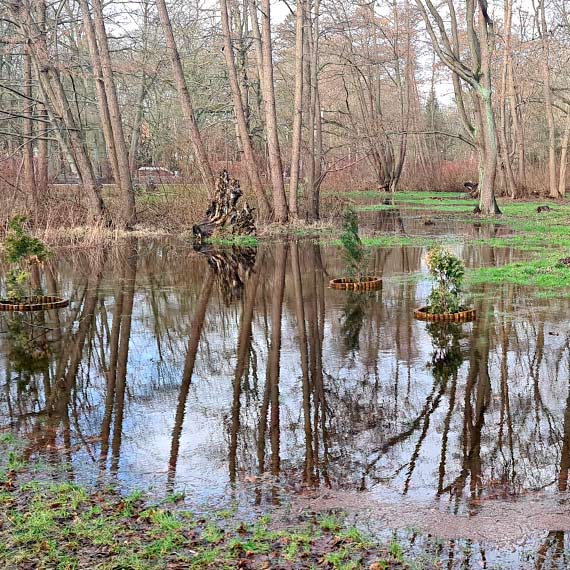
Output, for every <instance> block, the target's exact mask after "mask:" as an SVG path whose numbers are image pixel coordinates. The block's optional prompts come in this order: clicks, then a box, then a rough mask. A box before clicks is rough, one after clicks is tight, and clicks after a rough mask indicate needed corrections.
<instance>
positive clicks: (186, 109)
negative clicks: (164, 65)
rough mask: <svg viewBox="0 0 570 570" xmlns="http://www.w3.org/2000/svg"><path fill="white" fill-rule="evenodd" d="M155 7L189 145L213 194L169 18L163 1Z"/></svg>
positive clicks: (202, 144)
mask: <svg viewBox="0 0 570 570" xmlns="http://www.w3.org/2000/svg"><path fill="white" fill-rule="evenodd" d="M156 7H157V9H158V15H159V18H160V22H161V24H162V29H163V32H164V36H165V38H166V46H167V47H168V51H169V53H170V63H171V65H172V72H173V73H174V79H175V81H176V88H177V90H178V97H179V99H180V106H181V107H182V113H183V114H184V119H185V121H186V124H187V125H188V128H189V130H190V143H191V145H192V149H193V151H194V154H195V156H196V160H197V161H198V168H199V169H200V172H201V174H202V178H203V180H204V183H205V184H206V186H207V187H208V190H209V191H210V192H212V193H213V192H214V190H215V187H216V181H215V179H214V174H213V173H212V167H211V165H210V161H209V160H208V155H207V153H206V148H205V146H204V142H203V141H202V135H201V133H200V129H199V128H198V123H197V121H196V116H195V114H194V105H193V103H192V98H191V97H190V91H189V90H188V86H187V85H186V79H185V78H184V70H183V68H182V62H181V61H180V54H179V52H178V47H177V45H176V40H175V38H174V33H173V31H172V23H171V22H170V16H169V15H168V10H167V8H166V2H165V0H156Z"/></svg>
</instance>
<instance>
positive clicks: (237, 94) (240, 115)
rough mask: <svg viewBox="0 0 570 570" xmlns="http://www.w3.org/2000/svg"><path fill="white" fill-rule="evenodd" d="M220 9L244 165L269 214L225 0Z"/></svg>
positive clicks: (269, 214) (263, 206)
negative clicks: (246, 111)
mask: <svg viewBox="0 0 570 570" xmlns="http://www.w3.org/2000/svg"><path fill="white" fill-rule="evenodd" d="M220 11H221V16H222V31H223V34H224V56H225V59H226V65H227V67H228V76H229V81H230V88H231V91H232V99H233V104H234V113H235V118H236V122H237V126H238V132H239V137H240V140H241V145H242V148H243V155H244V159H245V166H246V169H247V174H248V178H249V181H250V184H251V185H252V187H253V191H254V192H255V195H256V197H257V200H258V203H259V206H260V208H261V209H262V210H263V211H264V214H265V215H268V216H271V215H272V209H271V205H270V204H269V200H268V199H267V196H266V195H265V191H264V189H263V184H262V183H261V178H260V176H259V170H258V168H257V164H256V162H255V156H254V153H253V144H252V142H251V137H250V134H249V132H248V130H247V121H246V119H245V113H244V109H243V103H242V98H241V90H240V87H239V80H238V73H237V68H236V63H235V58H234V52H233V45H232V36H231V28H230V21H229V13H228V3H227V0H220Z"/></svg>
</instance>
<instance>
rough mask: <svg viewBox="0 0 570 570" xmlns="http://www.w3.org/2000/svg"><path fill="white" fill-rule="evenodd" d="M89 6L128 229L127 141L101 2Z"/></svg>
mask: <svg viewBox="0 0 570 570" xmlns="http://www.w3.org/2000/svg"><path fill="white" fill-rule="evenodd" d="M92 5H93V10H94V14H93V21H94V24H95V33H96V35H97V43H98V46H99V55H100V57H101V71H102V74H103V85H104V88H105V94H106V95H107V103H108V105H109V118H110V127H111V130H112V133H113V139H114V142H115V149H116V153H117V166H118V172H119V180H118V183H119V188H120V192H121V197H122V202H123V207H122V212H121V218H122V223H123V225H124V226H125V227H127V228H129V227H131V226H132V225H133V224H135V223H136V205H135V193H134V191H133V182H132V180H131V172H130V170H129V152H128V150H127V143H126V140H125V133H124V130H123V123H122V120H121V109H120V106H119V98H118V96H117V88H116V86H115V78H114V76H113V68H112V63H111V55H110V53H109V41H108V38H107V30H106V29H105V20H104V15H103V4H102V2H101V0H92ZM115 182H117V181H115Z"/></svg>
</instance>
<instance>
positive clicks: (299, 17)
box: [289, 0, 306, 217]
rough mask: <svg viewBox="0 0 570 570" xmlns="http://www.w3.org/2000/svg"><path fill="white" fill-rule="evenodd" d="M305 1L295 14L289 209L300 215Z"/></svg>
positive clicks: (299, 4) (299, 2) (303, 0)
mask: <svg viewBox="0 0 570 570" xmlns="http://www.w3.org/2000/svg"><path fill="white" fill-rule="evenodd" d="M305 1H306V0H297V14H296V16H295V100H294V103H293V133H292V137H291V175H290V176H291V178H290V181H289V210H290V212H291V215H293V216H295V217H297V216H298V215H299V207H298V204H297V195H298V192H299V171H300V164H301V129H302V126H303V43H304V41H303V31H304V25H305Z"/></svg>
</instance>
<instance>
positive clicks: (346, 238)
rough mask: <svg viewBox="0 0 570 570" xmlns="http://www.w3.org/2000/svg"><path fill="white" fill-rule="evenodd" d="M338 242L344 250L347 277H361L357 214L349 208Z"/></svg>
mask: <svg viewBox="0 0 570 570" xmlns="http://www.w3.org/2000/svg"><path fill="white" fill-rule="evenodd" d="M340 243H341V245H342V247H343V250H344V258H345V261H346V268H347V274H348V277H350V278H351V279H357V278H362V262H363V260H364V246H363V244H362V241H361V240H360V237H359V235H358V216H357V215H356V212H355V211H354V210H353V209H351V208H349V209H348V210H347V211H346V212H345V214H344V219H343V223H342V233H341V234H340Z"/></svg>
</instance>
